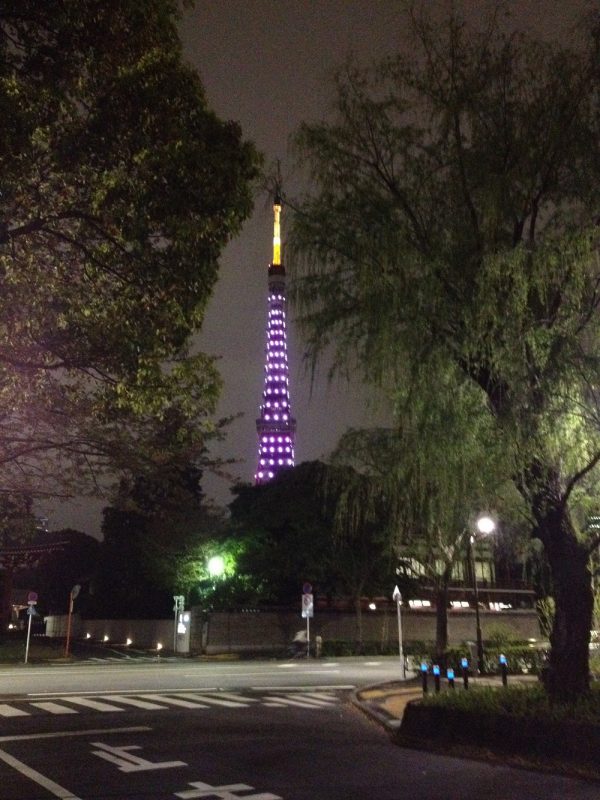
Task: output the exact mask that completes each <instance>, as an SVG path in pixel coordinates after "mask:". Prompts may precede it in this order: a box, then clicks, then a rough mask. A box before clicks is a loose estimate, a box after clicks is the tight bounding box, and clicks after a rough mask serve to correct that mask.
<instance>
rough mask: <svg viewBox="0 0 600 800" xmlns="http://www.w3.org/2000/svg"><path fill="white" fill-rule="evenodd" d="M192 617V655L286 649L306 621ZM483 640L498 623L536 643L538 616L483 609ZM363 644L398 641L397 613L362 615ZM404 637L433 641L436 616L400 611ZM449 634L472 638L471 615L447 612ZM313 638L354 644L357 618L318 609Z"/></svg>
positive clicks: (253, 615)
mask: <svg viewBox="0 0 600 800" xmlns="http://www.w3.org/2000/svg"><path fill="white" fill-rule="evenodd" d="M193 611H194V614H193V617H192V619H193V620H194V623H193V627H192V643H191V651H192V652H204V653H227V652H230V653H234V652H240V651H261V650H263V651H273V650H279V649H281V648H285V647H286V646H287V645H289V643H290V642H291V641H292V639H293V637H294V634H295V633H296V631H298V630H300V629H305V628H306V620H304V619H302V618H301V617H300V614H295V613H293V612H277V611H260V612H240V611H232V612H226V611H213V612H209V613H207V614H205V615H202V614H201V611H200V609H194V610H193ZM480 617H481V628H482V632H483V637H484V639H485V638H486V637H487V636H488V635H489V634H490V633H491V632H492V631H493V627H494V626H497V625H499V624H501V625H502V626H503V627H507V628H510V629H511V630H512V631H513V633H514V635H515V637H516V638H518V639H538V640H539V639H540V630H539V625H538V620H537V615H536V614H535V612H533V611H502V612H491V611H482V612H481V614H480ZM362 628H363V635H362V639H363V641H364V642H367V641H368V642H377V643H380V644H381V645H383V646H389V645H391V646H393V645H394V643H397V641H398V620H397V615H396V612H395V610H394V611H393V612H390V611H381V612H380V611H374V612H371V611H369V612H364V613H363V618H362ZM402 634H403V640H404V641H405V642H409V641H434V640H435V613H433V612H431V611H415V610H412V609H406V610H403V611H402ZM448 634H449V639H450V644H451V645H458V644H461V643H462V642H465V641H473V640H474V639H475V612H474V611H471V610H464V611H450V612H449V613H448ZM310 635H311V639H313V638H314V637H315V636H317V635H320V636H321V637H322V638H323V640H324V641H330V642H331V641H345V642H354V641H355V640H356V616H355V615H354V614H353V613H350V612H331V611H318V612H317V613H316V614H315V616H314V617H313V618H312V619H311V621H310Z"/></svg>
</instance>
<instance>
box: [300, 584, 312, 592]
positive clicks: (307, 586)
mask: <svg viewBox="0 0 600 800" xmlns="http://www.w3.org/2000/svg"><path fill="white" fill-rule="evenodd" d="M311 592H312V583H309V582H308V581H306V583H303V584H302V594H311Z"/></svg>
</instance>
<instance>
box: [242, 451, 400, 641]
mask: <svg viewBox="0 0 600 800" xmlns="http://www.w3.org/2000/svg"><path fill="white" fill-rule="evenodd" d="M236 494H237V497H236V499H235V500H234V501H233V503H232V504H231V506H230V508H231V516H232V532H233V536H234V538H237V539H238V541H239V542H240V543H241V548H240V555H239V557H238V563H237V571H238V572H239V573H240V574H243V575H246V576H247V577H248V579H249V582H250V583H253V585H254V596H255V597H258V598H259V599H260V600H262V602H265V601H270V602H277V603H286V604H287V603H297V602H299V597H300V593H301V589H302V584H303V583H304V582H305V581H309V582H310V583H311V584H312V585H313V589H314V591H315V593H316V594H318V595H321V596H322V597H323V596H325V597H329V598H330V599H334V598H345V599H349V600H351V601H352V603H353V604H354V607H355V609H356V612H357V623H358V625H357V641H358V642H360V640H361V636H362V630H361V626H360V611H361V599H364V597H365V596H372V595H374V594H379V593H381V592H383V593H390V592H391V589H392V588H393V584H391V573H392V568H391V548H390V541H391V539H390V536H389V533H388V530H387V520H388V518H389V513H388V509H387V504H386V500H385V497H384V496H383V495H382V493H381V492H376V491H374V490H373V488H372V487H371V486H370V482H369V478H368V477H367V476H365V475H362V474H361V473H359V472H357V471H356V470H355V469H353V468H352V467H350V466H347V465H346V466H335V465H328V464H324V463H322V462H319V461H312V462H304V463H302V464H299V465H298V466H297V467H294V468H292V469H289V470H285V471H284V472H282V473H281V475H279V476H277V478H276V479H274V480H273V481H271V482H269V483H267V484H265V485H263V486H240V487H238V488H237V490H236Z"/></svg>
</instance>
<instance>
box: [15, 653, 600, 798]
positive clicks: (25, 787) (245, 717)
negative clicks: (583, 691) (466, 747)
mask: <svg viewBox="0 0 600 800" xmlns="http://www.w3.org/2000/svg"><path fill="white" fill-rule="evenodd" d="M165 666H166V667H168V665H165ZM174 666H178V665H174ZM200 666H202V667H206V668H209V667H212V666H213V665H206V664H205V665H200ZM227 666H228V667H232V666H233V665H227ZM237 666H238V667H242V666H243V665H237ZM246 666H248V665H246ZM251 666H252V667H253V668H254V669H253V670H252V672H251V674H248V672H245V673H244V672H239V673H238V674H237V678H236V673H235V671H234V670H233V669H229V670H225V672H226V678H225V679H223V680H222V681H221V683H227V686H226V687H225V686H224V687H223V688H222V689H221V690H219V689H216V688H210V687H209V686H208V685H207V686H206V687H205V688H201V687H197V688H196V689H193V688H190V686H189V685H188V681H189V679H188V677H187V675H188V673H186V672H185V670H184V669H180V671H179V687H178V688H175V684H176V683H177V680H176V678H175V675H174V674H173V673H174V672H175V670H173V669H165V671H164V673H160V672H158V671H154V673H152V675H153V677H154V685H153V687H152V688H151V689H149V688H148V687H147V682H148V680H149V677H148V669H147V667H148V665H143V664H140V665H138V666H137V667H136V666H128V667H126V668H121V671H120V672H121V673H124V675H123V674H122V675H121V677H120V678H119V677H118V674H115V672H114V671H113V670H114V667H113V666H112V665H111V666H110V667H109V666H105V667H104V668H103V669H105V670H106V673H105V674H104V677H103V678H102V677H101V675H102V669H98V668H97V667H90V668H89V669H91V670H92V671H93V674H92V673H90V675H89V676H88V680H89V682H90V683H91V682H92V680H93V679H95V681H96V685H97V688H96V691H93V690H91V689H84V690H81V686H80V685H78V686H77V687H74V688H71V689H69V690H67V691H66V692H65V693H63V694H60V693H58V690H57V693H55V694H53V695H52V696H49V695H48V694H45V693H41V694H35V695H27V694H26V693H22V694H21V695H12V696H8V697H5V698H3V699H2V700H0V800H48V798H62V799H63V800H104V799H105V798H111V799H112V800H130V798H136V800H142V798H143V799H144V800H159V799H160V800H163V798H164V799H165V800H166V798H169V799H170V800H173V798H178V797H179V798H196V797H202V798H207V800H236V799H237V798H240V799H241V798H246V800H363V799H364V800H404V798H406V799H407V800H437V798H439V799H440V800H442V799H443V800H482V798H484V799H485V800H513V799H516V798H523V800H559V799H560V800H565V798H566V799H567V800H598V798H599V797H600V787H599V786H598V784H588V783H585V782H583V781H576V780H570V779H566V778H561V777H557V776H554V775H549V774H541V773H537V772H528V771H525V770H518V769H512V768H508V767H501V766H491V765H489V764H483V763H479V762H475V761H469V760H461V759H456V758H445V757H443V756H439V755H433V754H428V753H421V752H418V751H415V750H407V749H402V748H399V747H397V746H396V745H393V744H392V743H391V742H390V740H389V738H388V736H387V734H386V733H385V731H384V730H383V729H382V728H380V727H379V726H378V725H376V724H375V723H373V722H372V721H371V720H369V719H368V718H367V717H366V716H365V715H364V714H363V713H362V712H361V711H360V710H358V709H357V708H355V707H354V706H353V705H352V703H351V693H350V691H349V690H346V689H343V688H340V685H339V684H340V683H341V680H342V675H341V673H340V674H339V675H338V676H336V678H335V680H337V681H338V683H337V685H329V686H327V685H322V686H315V683H314V681H315V680H316V677H317V676H315V675H314V674H313V673H311V672H310V671H309V668H308V665H303V666H300V667H298V668H297V669H296V668H294V669H293V671H291V668H290V669H289V670H282V672H283V674H285V675H288V676H291V677H293V678H294V685H293V684H292V683H291V682H289V681H288V683H287V685H285V684H284V685H279V686H275V685H273V684H272V681H271V684H269V683H268V682H267V679H268V678H269V676H270V675H271V674H272V670H273V666H274V665H270V667H269V668H268V669H267V666H268V665H265V671H264V672H262V671H261V670H259V669H257V666H258V665H256V664H252V665H251ZM363 668H366V667H363ZM69 669H73V668H65V669H61V670H60V672H61V673H64V674H65V675H66V677H67V678H68V676H69V674H72V675H73V676H75V674H77V675H79V673H80V672H81V671H83V670H84V669H85V668H83V667H78V668H76V669H75V671H74V672H72V673H69ZM353 669H356V667H353ZM116 672H117V673H118V672H119V671H118V670H117V671H116ZM257 672H258V673H259V674H258V675H257V674H256V673H257ZM341 672H342V673H343V672H344V671H343V670H342V671H341ZM135 673H137V675H138V678H139V683H138V685H137V686H129V688H121V689H118V686H116V687H109V686H107V681H110V682H111V683H116V684H117V685H118V684H119V681H120V680H121V681H122V680H125V677H126V679H127V682H128V683H131V684H133V683H135ZM161 674H162V676H163V679H164V680H162V681H161ZM211 674H212V675H214V674H215V673H212V672H211ZM348 674H351V673H350V672H349V673H348ZM51 675H52V671H51V670H50V671H49V677H50V676H51ZM369 675H370V674H369ZM94 676H95V678H94ZM193 677H194V678H195V682H196V683H198V682H199V681H200V678H199V677H198V675H194V676H193ZM236 679H237V680H238V683H240V682H243V683H245V684H246V683H247V684H248V685H244V686H240V685H237V686H236V685H235V681H236ZM77 680H78V681H81V678H80V677H78V678H77ZM205 682H206V683H207V684H210V683H211V682H210V681H209V680H208V675H206V681H205ZM215 682H216V681H213V683H215ZM250 683H252V684H253V688H251V687H250V685H249V684H250ZM303 683H304V684H305V685H302V684H303ZM83 684H86V682H85V681H83ZM86 685H89V684H86Z"/></svg>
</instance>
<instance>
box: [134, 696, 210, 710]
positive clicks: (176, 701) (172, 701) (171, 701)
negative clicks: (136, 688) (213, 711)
mask: <svg viewBox="0 0 600 800" xmlns="http://www.w3.org/2000/svg"><path fill="white" fill-rule="evenodd" d="M142 697H144V698H146V699H148V700H158V702H159V703H167V705H171V706H181V707H182V708H208V706H204V705H202V703H192V702H190V701H189V700H181V699H180V698H179V697H167V696H166V695H164V694H143V695H142Z"/></svg>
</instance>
